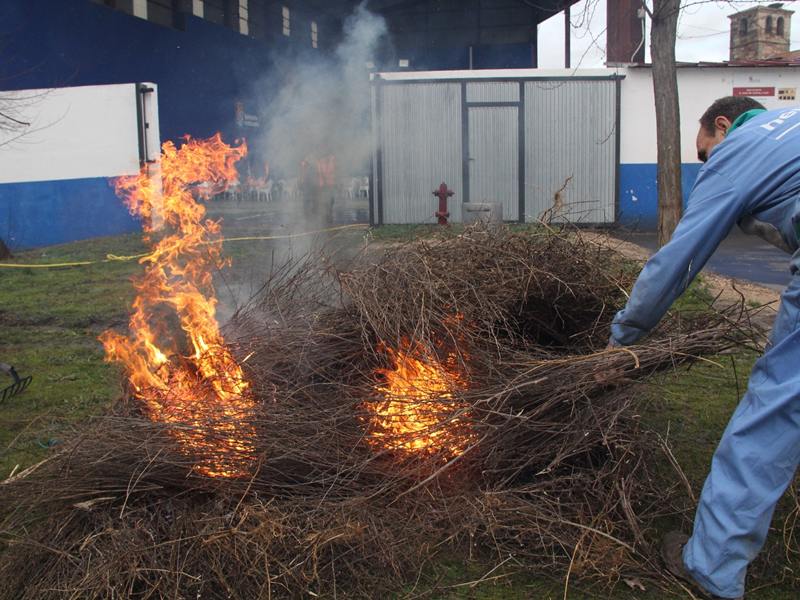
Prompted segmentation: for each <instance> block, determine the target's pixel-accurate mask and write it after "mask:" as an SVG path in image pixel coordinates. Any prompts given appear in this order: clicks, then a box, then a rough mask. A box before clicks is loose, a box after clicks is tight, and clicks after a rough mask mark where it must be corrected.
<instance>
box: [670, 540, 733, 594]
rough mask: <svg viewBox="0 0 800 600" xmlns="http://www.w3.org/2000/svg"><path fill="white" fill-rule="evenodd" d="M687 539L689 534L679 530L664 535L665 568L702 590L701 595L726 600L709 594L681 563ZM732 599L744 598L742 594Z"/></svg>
mask: <svg viewBox="0 0 800 600" xmlns="http://www.w3.org/2000/svg"><path fill="white" fill-rule="evenodd" d="M688 541H689V536H688V535H686V534H685V533H681V532H680V531H670V532H669V533H668V534H667V535H665V536H664V540H663V541H662V542H661V558H662V559H663V560H664V566H665V567H666V568H667V571H669V572H670V573H672V574H673V575H675V577H678V578H679V579H683V580H684V581H685V582H686V583H688V584H690V585H691V586H692V587H694V588H695V589H697V590H700V591H702V592H703V595H705V596H706V597H707V598H711V599H712V600H726V599H724V598H720V597H719V596H714V595H713V594H709V593H708V592H707V591H706V590H705V589H703V586H701V585H700V584H699V583H697V581H695V579H694V577H692V576H691V574H690V573H689V571H687V570H686V566H685V565H684V564H683V547H684V546H685V545H686V542H688ZM733 600H744V596H740V597H739V598H735V599H733Z"/></svg>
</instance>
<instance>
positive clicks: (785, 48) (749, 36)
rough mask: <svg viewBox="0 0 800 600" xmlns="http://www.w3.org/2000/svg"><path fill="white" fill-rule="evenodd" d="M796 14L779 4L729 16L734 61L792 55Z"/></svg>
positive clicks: (731, 57) (732, 58)
mask: <svg viewBox="0 0 800 600" xmlns="http://www.w3.org/2000/svg"><path fill="white" fill-rule="evenodd" d="M792 14H794V13H793V11H791V10H786V9H784V8H783V4H782V3H780V2H777V3H775V4H770V5H768V6H756V7H754V8H750V9H748V10H743V11H742V12H738V13H736V14H734V15H731V16H729V17H728V18H729V19H730V20H731V53H730V61H731V62H741V61H750V60H767V59H770V58H776V57H778V56H782V55H785V54H788V52H789V39H790V34H791V23H792Z"/></svg>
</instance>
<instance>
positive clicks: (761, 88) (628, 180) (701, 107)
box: [615, 65, 800, 230]
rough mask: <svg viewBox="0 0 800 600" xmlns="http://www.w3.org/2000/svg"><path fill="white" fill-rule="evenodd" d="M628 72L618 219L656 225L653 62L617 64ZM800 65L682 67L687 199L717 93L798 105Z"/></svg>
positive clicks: (768, 103) (780, 105)
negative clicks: (703, 125)
mask: <svg viewBox="0 0 800 600" xmlns="http://www.w3.org/2000/svg"><path fill="white" fill-rule="evenodd" d="M615 71H616V72H619V73H620V74H623V75H624V79H623V80H622V85H621V97H620V165H619V183H618V185H619V201H618V205H617V215H616V222H617V223H618V224H620V225H624V226H626V227H630V228H636V229H645V230H648V229H655V228H656V223H657V200H658V190H657V186H656V154H657V152H656V148H657V147H656V116H655V104H654V100H653V81H652V71H651V69H650V68H649V67H631V68H625V69H616V70H615ZM798 92H800V66H775V67H767V66H720V65H716V66H681V67H679V68H678V93H679V95H680V115H681V162H682V184H683V190H684V201H685V200H686V198H687V197H688V194H689V191H690V190H691V188H692V186H693V185H694V181H695V178H696V177H697V173H698V171H699V170H700V166H701V163H700V162H699V161H698V159H697V150H696V148H695V138H696V136H697V130H698V126H699V124H698V121H699V119H700V116H701V115H702V114H703V112H704V111H705V109H706V108H708V106H709V105H710V104H711V103H712V102H714V100H716V99H717V98H721V97H723V96H731V95H734V94H742V95H750V96H752V97H753V98H754V99H756V100H758V101H759V102H761V103H762V104H763V105H764V106H765V107H766V108H768V109H776V108H790V107H796V106H798V103H800V97H798V96H797V94H798Z"/></svg>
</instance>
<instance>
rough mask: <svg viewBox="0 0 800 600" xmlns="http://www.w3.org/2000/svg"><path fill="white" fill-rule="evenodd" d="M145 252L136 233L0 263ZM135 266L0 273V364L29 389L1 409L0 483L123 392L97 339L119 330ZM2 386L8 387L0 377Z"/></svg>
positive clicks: (7, 380)
mask: <svg viewBox="0 0 800 600" xmlns="http://www.w3.org/2000/svg"><path fill="white" fill-rule="evenodd" d="M144 250H145V248H144V246H143V244H142V242H141V239H140V236H138V235H129V236H117V237H112V238H101V239H96V240H90V241H85V242H77V243H73V244H64V245H61V246H51V247H48V248H44V249H39V250H34V251H30V252H22V253H19V254H17V255H16V256H15V257H14V259H11V260H8V261H3V262H11V263H16V264H52V263H63V262H72V261H86V260H90V261H91V260H102V259H104V258H105V257H106V255H107V254H115V255H118V256H120V255H132V254H138V253H141V252H143V251H144ZM140 268H141V267H140V266H139V264H138V263H137V262H136V261H128V262H110V263H101V264H96V265H91V266H82V267H67V268H55V269H34V268H24V269H0V361H2V362H6V363H9V364H11V365H13V366H14V367H15V368H16V369H17V372H18V373H19V374H20V375H21V376H26V375H32V376H33V381H32V383H31V385H30V387H29V388H28V389H27V390H26V391H25V392H24V393H23V394H20V395H18V396H15V397H13V398H11V399H10V400H9V401H7V403H6V404H5V405H4V406H1V407H0V411H2V412H0V478H3V477H6V476H8V475H9V474H10V473H11V472H12V471H13V470H14V469H15V468H17V467H18V468H24V467H26V466H29V465H30V464H32V463H34V462H36V461H38V460H40V459H41V458H42V457H44V456H45V455H46V453H47V449H48V448H50V447H52V446H53V445H57V444H58V443H59V441H60V440H61V439H62V438H63V436H64V435H65V434H66V431H67V430H68V428H69V426H70V425H71V424H72V423H76V422H79V421H80V420H81V419H84V418H86V417H87V416H88V415H91V414H96V413H99V412H102V411H103V410H105V409H106V408H107V407H109V406H110V405H111V403H112V402H113V401H114V400H115V399H116V398H118V397H119V396H120V394H121V383H120V377H119V373H118V370H117V368H116V367H113V366H111V365H108V364H106V363H104V362H103V352H102V348H101V346H100V343H99V342H98V341H97V335H98V334H99V333H100V332H101V331H103V330H104V329H106V328H108V327H111V326H119V325H124V324H125V322H126V320H127V314H128V307H129V305H130V302H131V300H132V298H133V288H132V286H131V285H130V277H131V275H133V274H134V273H136V272H137V271H138V270H139V269H140ZM0 377H2V379H0V387H5V386H6V385H7V384H9V383H10V382H11V380H10V378H7V377H6V376H5V375H0Z"/></svg>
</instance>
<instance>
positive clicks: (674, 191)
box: [650, 0, 683, 246]
mask: <svg viewBox="0 0 800 600" xmlns="http://www.w3.org/2000/svg"><path fill="white" fill-rule="evenodd" d="M679 12H680V0H653V24H652V29H651V31H650V53H651V56H652V59H653V94H654V96H655V102H656V139H657V145H658V244H659V246H663V245H664V244H666V243H667V242H668V241H669V240H670V238H671V237H672V232H673V231H675V227H676V226H677V224H678V221H679V220H680V218H681V213H682V212H683V191H682V188H681V126H680V123H681V119H680V109H679V105H678V76H677V72H676V69H675V38H676V34H677V30H678V13H679Z"/></svg>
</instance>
